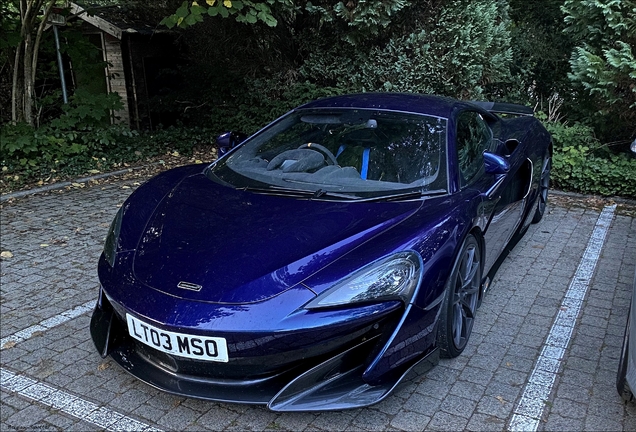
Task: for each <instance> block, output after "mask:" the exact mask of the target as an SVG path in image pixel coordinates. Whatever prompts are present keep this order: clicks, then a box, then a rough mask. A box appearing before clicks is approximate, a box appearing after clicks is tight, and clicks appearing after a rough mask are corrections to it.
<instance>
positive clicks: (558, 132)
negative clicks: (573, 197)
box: [545, 122, 636, 198]
mask: <svg viewBox="0 0 636 432" xmlns="http://www.w3.org/2000/svg"><path fill="white" fill-rule="evenodd" d="M545 126H546V128H547V129H548V131H549V132H550V133H551V134H552V140H553V143H554V155H553V158H552V184H553V186H554V187H556V188H558V189H562V190H566V191H573V192H581V193H586V194H596V195H605V196H624V197H628V198H634V197H635V196H636V159H635V158H634V157H632V156H631V155H628V154H625V153H613V152H611V151H610V150H609V149H608V148H607V147H606V146H603V145H601V143H600V142H599V140H598V139H597V138H596V137H595V136H594V131H593V129H592V128H591V127H588V126H584V125H581V124H578V123H577V124H574V125H572V126H567V125H563V124H561V123H552V122H548V123H546V124H545Z"/></svg>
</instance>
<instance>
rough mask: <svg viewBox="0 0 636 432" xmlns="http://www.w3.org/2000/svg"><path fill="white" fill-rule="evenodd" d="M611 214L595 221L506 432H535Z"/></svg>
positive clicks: (610, 209)
mask: <svg viewBox="0 0 636 432" xmlns="http://www.w3.org/2000/svg"><path fill="white" fill-rule="evenodd" d="M615 210H616V205H612V206H606V207H605V208H604V209H603V211H602V212H601V214H600V216H599V217H598V220H597V221H596V226H595V227H594V231H592V235H591V237H590V240H589V241H588V243H587V247H586V249H585V252H584V253H583V257H582V258H581V261H580V262H579V267H578V268H577V269H576V273H575V274H574V277H573V278H572V282H570V286H569V288H568V290H567V291H566V293H565V297H564V299H563V302H562V303H561V307H560V308H559V312H558V313H557V316H556V318H555V320H554V323H553V324H552V328H551V329H550V333H549V334H548V338H547V340H546V342H545V345H544V346H543V349H542V350H541V354H540V355H539V358H538V359H537V362H536V363H535V365H534V370H533V371H532V374H531V375H530V378H529V380H528V383H527V384H526V387H525V388H524V390H523V394H522V395H521V399H520V400H519V402H518V403H517V406H516V407H515V410H514V415H513V416H512V419H511V420H510V424H509V425H508V430H510V431H531V432H535V431H536V430H537V428H538V427H539V422H540V421H541V416H542V415H543V410H544V408H545V406H546V403H547V402H548V398H549V397H550V393H551V392H552V386H553V385H554V381H555V379H556V376H557V375H556V374H557V373H558V371H559V368H560V366H561V362H562V361H563V357H564V355H565V351H566V349H567V347H568V344H569V343H570V338H571V337H572V331H573V330H574V326H575V325H576V319H577V318H578V316H579V313H580V311H581V307H582V306H583V300H584V299H585V294H586V293H587V290H588V287H589V285H590V281H591V279H592V276H593V275H594V270H595V269H596V264H597V262H598V259H599V257H600V255H601V249H602V248H603V244H604V243H605V237H606V236H607V232H608V231H609V227H610V225H611V223H612V219H613V218H614V211H615Z"/></svg>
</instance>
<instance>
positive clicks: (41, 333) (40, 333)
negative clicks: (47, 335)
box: [31, 330, 44, 337]
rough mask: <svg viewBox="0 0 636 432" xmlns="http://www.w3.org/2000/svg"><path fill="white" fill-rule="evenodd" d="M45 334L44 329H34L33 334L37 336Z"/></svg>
mask: <svg viewBox="0 0 636 432" xmlns="http://www.w3.org/2000/svg"><path fill="white" fill-rule="evenodd" d="M43 334H44V332H43V331H40V330H37V331H34V332H33V334H32V335H31V336H33V337H36V336H42V335H43Z"/></svg>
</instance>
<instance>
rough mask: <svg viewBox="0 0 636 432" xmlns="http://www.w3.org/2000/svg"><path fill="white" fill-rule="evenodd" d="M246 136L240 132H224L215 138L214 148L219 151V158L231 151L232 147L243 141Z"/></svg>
mask: <svg viewBox="0 0 636 432" xmlns="http://www.w3.org/2000/svg"><path fill="white" fill-rule="evenodd" d="M245 138H247V135H245V134H244V133H241V132H225V133H224V134H221V135H219V136H218V137H216V146H217V148H218V150H219V157H221V156H223V155H224V154H225V153H227V152H229V151H230V150H232V149H233V148H234V147H236V146H237V145H239V144H240V143H242V142H243V141H245Z"/></svg>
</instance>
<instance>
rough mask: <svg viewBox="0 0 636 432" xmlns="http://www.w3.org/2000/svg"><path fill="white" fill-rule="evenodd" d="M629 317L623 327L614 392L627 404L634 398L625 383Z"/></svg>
mask: <svg viewBox="0 0 636 432" xmlns="http://www.w3.org/2000/svg"><path fill="white" fill-rule="evenodd" d="M630 309H631V308H630ZM630 320H631V317H630V316H628V317H627V325H626V326H625V335H624V336H623V348H622V349H621V357H620V359H619V361H618V372H617V373H616V390H618V394H619V395H620V396H621V397H622V398H623V400H624V401H626V402H629V401H631V400H632V399H633V398H634V395H633V394H632V391H631V389H630V388H629V384H628V383H627V379H626V378H627V362H628V358H629V322H630Z"/></svg>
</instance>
